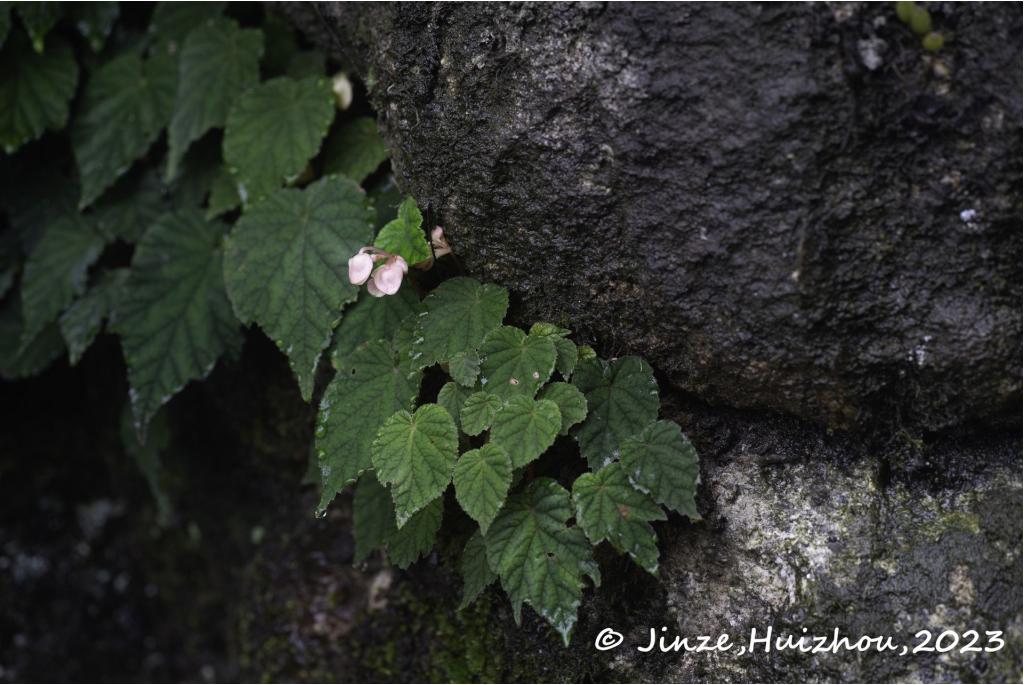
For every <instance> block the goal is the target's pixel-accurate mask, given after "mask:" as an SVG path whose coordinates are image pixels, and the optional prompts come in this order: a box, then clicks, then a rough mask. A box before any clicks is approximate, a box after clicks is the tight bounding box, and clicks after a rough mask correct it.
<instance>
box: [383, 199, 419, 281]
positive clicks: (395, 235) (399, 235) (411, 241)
mask: <svg viewBox="0 0 1024 685" xmlns="http://www.w3.org/2000/svg"><path fill="white" fill-rule="evenodd" d="M373 246H374V247H376V248H378V249H381V250H384V251H385V252H390V253H391V254H396V255H398V256H400V257H402V259H404V260H405V261H406V263H407V264H409V266H412V265H413V264H419V263H420V262H424V261H426V260H428V259H430V258H431V256H432V254H433V253H431V251H430V245H428V244H427V238H426V236H425V235H424V233H423V215H422V214H421V213H420V210H419V207H417V206H416V201H415V200H413V199H412V198H411V197H407V198H405V199H404V200H403V201H402V204H401V205H400V206H399V207H398V216H397V217H395V218H394V219H392V220H391V221H389V222H388V223H387V224H386V225H385V226H384V228H382V229H380V233H378V234H377V239H376V240H374V241H373Z"/></svg>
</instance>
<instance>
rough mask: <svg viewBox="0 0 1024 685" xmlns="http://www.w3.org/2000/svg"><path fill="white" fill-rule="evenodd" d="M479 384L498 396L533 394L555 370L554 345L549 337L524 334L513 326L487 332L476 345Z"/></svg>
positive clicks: (506, 397) (528, 395)
mask: <svg viewBox="0 0 1024 685" xmlns="http://www.w3.org/2000/svg"><path fill="white" fill-rule="evenodd" d="M480 355H481V356H482V357H483V362H481V364H480V384H481V385H482V386H483V387H484V388H485V389H486V390H487V391H488V392H493V393H494V394H495V395H497V396H498V397H500V398H502V399H508V398H509V397H512V396H514V395H522V396H525V397H533V396H534V395H536V394H537V390H538V389H539V388H540V387H541V386H542V385H544V384H545V383H547V381H548V379H549V378H550V377H551V373H552V372H553V371H554V370H555V346H554V344H553V343H552V342H551V340H550V339H548V338H546V337H540V336H535V335H526V334H525V333H523V332H522V331H521V330H519V329H518V328H515V327H514V326H502V327H501V328H496V329H494V330H493V331H491V332H490V333H488V334H487V337H486V338H484V342H483V345H481V346H480Z"/></svg>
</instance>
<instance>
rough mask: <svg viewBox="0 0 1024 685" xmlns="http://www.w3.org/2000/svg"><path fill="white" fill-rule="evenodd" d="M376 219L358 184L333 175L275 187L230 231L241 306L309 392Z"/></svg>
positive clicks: (235, 294) (230, 258)
mask: <svg viewBox="0 0 1024 685" xmlns="http://www.w3.org/2000/svg"><path fill="white" fill-rule="evenodd" d="M370 221H372V215H371V214H370V210H369V208H368V207H367V204H366V196H365V195H364V194H363V192H362V191H361V190H360V189H359V187H358V186H357V185H356V184H355V183H353V182H352V181H349V180H345V179H341V178H337V177H328V178H323V179H320V180H319V181H317V182H316V183H313V184H311V185H309V186H308V187H306V188H305V189H303V190H298V189H294V188H287V189H281V190H277V191H275V192H274V193H272V194H271V195H270V196H269V197H267V198H266V200H264V201H263V202H259V203H257V204H256V205H253V206H252V207H250V208H249V209H248V210H247V211H246V212H245V214H244V215H243V216H242V218H241V219H239V220H238V222H237V223H236V224H235V227H234V229H233V230H232V231H231V236H230V238H229V239H228V243H227V248H226V253H225V261H224V271H225V280H226V282H227V288H228V296H229V297H230V298H231V303H232V304H233V305H234V307H235V313H236V314H238V318H239V319H241V320H242V321H243V322H245V323H251V322H253V321H255V322H256V323H258V324H259V325H260V327H261V328H262V329H263V330H264V331H265V332H266V334H267V335H268V336H270V338H271V339H272V340H275V341H277V344H278V347H279V348H280V349H281V350H282V351H283V352H285V353H286V354H287V355H288V361H289V362H290V363H291V366H292V370H293V371H294V372H295V375H296V377H297V378H298V381H299V389H300V390H301V392H302V398H303V399H305V400H309V398H310V397H311V395H312V393H313V374H314V372H315V370H316V366H317V362H318V361H319V360H320V354H321V352H323V350H324V348H325V347H327V344H328V342H330V339H331V332H332V331H333V330H334V327H335V326H336V325H337V323H338V320H339V319H340V318H341V308H342V305H344V304H345V303H347V302H351V301H353V300H354V299H355V298H356V293H357V291H358V289H357V287H356V286H354V285H352V284H351V283H349V281H348V267H347V263H348V258H349V257H351V256H352V255H353V254H355V253H356V251H357V250H358V249H359V248H360V247H361V246H363V245H365V244H366V243H367V241H368V240H369V239H370V235H371V234H372V228H371V226H370Z"/></svg>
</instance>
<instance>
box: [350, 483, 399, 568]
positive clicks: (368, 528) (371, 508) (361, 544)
mask: <svg viewBox="0 0 1024 685" xmlns="http://www.w3.org/2000/svg"><path fill="white" fill-rule="evenodd" d="M396 530H398V529H397V528H395V506H394V505H393V504H392V503H391V495H389V494H388V490H387V488H385V487H384V486H383V485H381V484H380V482H379V481H378V480H377V476H375V475H374V474H373V473H372V472H367V473H364V474H363V475H362V476H360V477H359V482H358V483H356V493H355V496H354V497H353V498H352V536H353V537H354V538H355V541H356V550H355V554H354V555H353V557H352V561H353V562H354V563H356V564H360V563H362V562H364V561H366V558H367V557H369V556H370V553H371V552H373V550H375V549H377V548H379V547H383V546H384V545H385V544H387V541H388V540H389V539H390V538H391V536H392V535H393V534H394V533H395V531H396Z"/></svg>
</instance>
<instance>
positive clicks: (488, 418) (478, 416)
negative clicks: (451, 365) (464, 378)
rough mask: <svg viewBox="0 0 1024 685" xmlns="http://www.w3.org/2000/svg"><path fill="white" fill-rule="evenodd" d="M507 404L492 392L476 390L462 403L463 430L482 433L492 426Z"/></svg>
mask: <svg viewBox="0 0 1024 685" xmlns="http://www.w3.org/2000/svg"><path fill="white" fill-rule="evenodd" d="M503 406H505V405H504V402H502V401H501V398H500V397H498V396H497V395H495V394H494V393H490V392H483V391H480V392H475V393H473V394H472V395H470V396H469V397H467V398H466V401H465V402H464V403H463V404H462V411H461V416H460V418H461V420H462V432H463V433H465V434H466V435H480V434H481V433H483V432H484V431H485V430H487V429H488V428H490V427H491V423H492V422H493V421H494V417H495V416H497V415H498V412H499V411H501V408H502V407H503Z"/></svg>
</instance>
